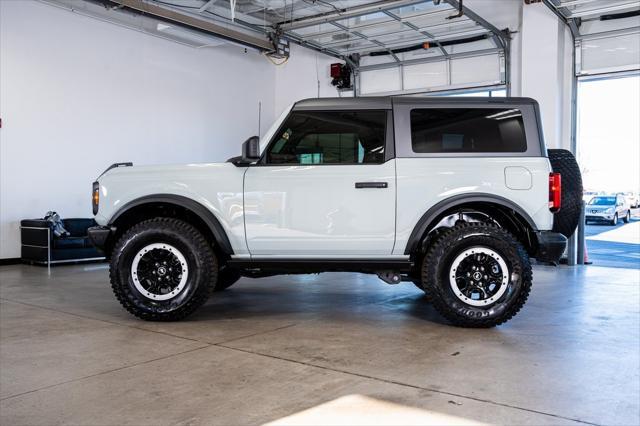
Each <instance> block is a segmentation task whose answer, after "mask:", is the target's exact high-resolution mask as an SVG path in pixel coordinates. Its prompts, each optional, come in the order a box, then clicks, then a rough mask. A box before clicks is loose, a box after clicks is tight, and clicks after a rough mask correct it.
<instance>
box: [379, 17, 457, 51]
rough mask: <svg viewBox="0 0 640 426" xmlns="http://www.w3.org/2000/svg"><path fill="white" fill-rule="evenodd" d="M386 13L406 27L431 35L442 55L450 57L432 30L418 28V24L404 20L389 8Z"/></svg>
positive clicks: (430, 37)
mask: <svg viewBox="0 0 640 426" xmlns="http://www.w3.org/2000/svg"><path fill="white" fill-rule="evenodd" d="M384 13H385V14H386V15H387V16H388V17H390V18H392V19H395V20H396V21H398V22H401V23H402V24H403V25H404V26H405V27H408V28H411V29H412V30H414V31H418V32H419V33H420V34H423V35H424V36H426V37H429V39H431V40H434V41H435V43H436V45H437V46H438V49H440V53H442V55H443V56H444V57H445V58H447V57H449V54H448V53H447V51H446V50H445V49H444V48H443V47H442V45H440V42H439V41H438V40H436V37H435V36H434V35H433V34H431V33H430V32H427V31H424V30H420V28H418V27H417V26H415V25H413V24H412V23H411V22H409V21H404V20H402V19H401V18H400V17H399V16H398V15H396V14H394V13H391V12H389V11H388V10H385V11H384Z"/></svg>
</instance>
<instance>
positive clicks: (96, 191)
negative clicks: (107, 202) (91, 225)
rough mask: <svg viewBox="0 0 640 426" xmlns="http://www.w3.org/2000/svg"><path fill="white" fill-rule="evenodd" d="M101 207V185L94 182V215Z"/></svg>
mask: <svg viewBox="0 0 640 426" xmlns="http://www.w3.org/2000/svg"><path fill="white" fill-rule="evenodd" d="M99 205H100V184H99V183H98V182H93V191H92V193H91V206H92V207H93V214H94V215H95V214H97V213H98V206H99Z"/></svg>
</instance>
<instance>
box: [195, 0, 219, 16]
mask: <svg viewBox="0 0 640 426" xmlns="http://www.w3.org/2000/svg"><path fill="white" fill-rule="evenodd" d="M217 1H218V0H209V1H208V2H206V3H205V4H203V5H202V7H201V8H200V9H198V12H200V13H202V12H204V11H205V10H207V9H209V7H211V6H213V5H214V4H215V3H216V2H217Z"/></svg>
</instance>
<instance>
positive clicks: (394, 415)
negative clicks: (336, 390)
mask: <svg viewBox="0 0 640 426" xmlns="http://www.w3.org/2000/svg"><path fill="white" fill-rule="evenodd" d="M483 424H485V423H480V422H477V421H473V420H469V419H465V418H461V417H456V416H451V415H448V414H443V413H438V412H435V411H429V410H423V409H420V408H414V407H407V406H405V405H400V404H396V403H393V402H388V401H381V400H378V399H374V398H370V397H367V396H363V395H347V396H343V397H341V398H338V399H334V400H333V401H329V402H326V403H324V404H320V405H317V406H315V407H312V408H309V409H307V410H304V411H301V412H299V413H296V414H293V415H291V416H287V417H283V418H281V419H278V420H275V421H273V422H270V423H267V424H266V426H293V425H296V426H312V425H313V426H315V425H331V426H334V425H354V426H359V425H371V426H380V425H407V426H410V425H427V426H428V425H461V426H466V425H483Z"/></svg>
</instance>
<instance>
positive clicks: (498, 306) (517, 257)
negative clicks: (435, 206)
mask: <svg viewBox="0 0 640 426" xmlns="http://www.w3.org/2000/svg"><path fill="white" fill-rule="evenodd" d="M531 282H532V272H531V264H530V262H529V256H528V255H527V252H526V251H525V249H524V247H523V246H522V244H520V243H519V242H518V241H517V240H516V239H515V237H514V236H513V235H511V234H510V233H509V232H507V231H505V230H504V229H502V228H499V227H498V226H495V225H492V224H484V223H463V224H459V225H456V226H454V227H453V228H451V229H450V230H449V231H447V232H445V233H444V234H442V236H440V238H439V239H438V240H437V241H436V242H435V243H434V245H433V246H432V247H431V248H430V249H429V251H428V253H427V255H426V256H425V258H424V262H423V266H422V283H423V286H424V287H425V290H426V291H427V292H428V293H429V295H430V296H431V299H432V303H433V306H434V308H435V309H436V310H437V311H438V312H439V313H440V314H441V315H442V316H444V317H445V318H447V319H448V320H449V321H451V322H452V323H453V324H454V325H458V326H463V327H494V326H496V325H499V324H502V323H504V322H506V321H508V320H509V319H511V318H512V317H513V316H514V315H515V314H516V313H517V312H518V311H519V310H520V308H522V306H523V305H524V303H525V301H526V300H527V297H528V296H529V292H530V290H531Z"/></svg>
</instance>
